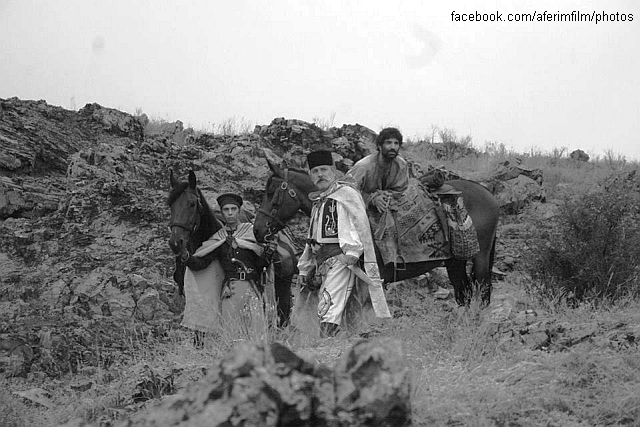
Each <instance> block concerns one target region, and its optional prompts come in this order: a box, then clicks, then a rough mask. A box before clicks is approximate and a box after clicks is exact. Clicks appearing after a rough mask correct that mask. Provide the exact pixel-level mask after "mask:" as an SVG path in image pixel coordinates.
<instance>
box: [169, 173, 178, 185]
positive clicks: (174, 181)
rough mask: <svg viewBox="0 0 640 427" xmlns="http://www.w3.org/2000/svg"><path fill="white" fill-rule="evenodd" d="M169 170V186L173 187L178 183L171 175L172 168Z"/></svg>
mask: <svg viewBox="0 0 640 427" xmlns="http://www.w3.org/2000/svg"><path fill="white" fill-rule="evenodd" d="M169 170H170V171H171V173H170V174H169V182H171V188H174V187H175V186H176V185H178V180H177V179H176V177H175V176H173V169H169Z"/></svg>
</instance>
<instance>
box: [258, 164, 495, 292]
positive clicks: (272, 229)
mask: <svg viewBox="0 0 640 427" xmlns="http://www.w3.org/2000/svg"><path fill="white" fill-rule="evenodd" d="M267 163H268V165H269V168H270V169H271V175H270V176H269V179H268V180H267V185H266V190H265V195H264V200H263V201H262V204H261V206H260V210H259V211H258V214H257V215H256V218H255V222H254V233H255V234H256V238H257V239H258V241H260V239H262V238H264V236H268V235H273V234H274V233H277V232H278V231H279V230H280V229H281V228H282V227H284V225H285V224H286V222H287V221H289V220H290V219H291V218H292V217H293V216H294V214H295V213H296V212H297V211H298V210H301V211H302V212H304V213H305V214H306V215H307V216H310V215H311V208H312V202H311V200H309V193H310V192H312V191H316V190H317V189H316V188H315V185H314V184H313V182H312V181H311V178H310V177H309V175H308V173H307V172H306V171H303V170H300V169H288V168H281V167H279V166H277V165H274V164H273V163H272V162H270V161H269V160H267ZM446 183H447V184H449V185H450V186H452V187H453V188H454V189H455V190H457V191H459V192H461V196H462V197H463V200H464V204H465V207H466V209H467V211H468V213H469V216H470V217H471V220H472V221H473V224H474V226H475V229H476V232H477V235H478V243H479V246H480V252H479V253H478V254H477V255H475V256H474V257H473V259H472V262H473V268H472V272H471V277H469V275H468V274H467V260H462V259H455V258H453V257H451V258H449V259H446V260H444V264H445V267H446V269H447V274H448V276H449V280H450V281H451V285H452V286H453V288H454V295H455V299H456V302H457V303H458V304H459V305H469V304H470V302H471V298H472V296H473V286H472V284H475V285H476V286H477V288H478V289H479V292H480V297H481V301H482V304H483V305H488V304H489V303H490V300H491V289H492V288H491V287H492V285H491V274H492V268H493V261H494V257H495V247H496V233H497V229H498V218H499V215H500V207H499V205H498V201H497V200H496V198H495V197H494V196H493V194H491V192H490V191H489V190H488V189H487V188H486V187H484V186H483V185H481V184H479V183H477V182H474V181H470V180H465V179H454V180H450V181H447V182H446ZM377 252H378V254H379V251H377ZM442 262H443V261H424V262H414V263H406V264H405V265H404V268H402V269H398V268H397V265H396V264H394V263H388V264H386V265H381V264H382V261H381V257H378V263H379V264H380V265H379V267H380V273H381V278H382V279H383V281H384V283H385V284H387V283H389V282H394V281H399V280H404V279H410V278H413V277H417V276H420V275H421V274H424V273H426V272H429V271H431V270H432V269H434V268H436V267H439V266H441V265H442Z"/></svg>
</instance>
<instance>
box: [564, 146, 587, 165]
mask: <svg viewBox="0 0 640 427" xmlns="http://www.w3.org/2000/svg"><path fill="white" fill-rule="evenodd" d="M569 157H570V158H572V159H573V160H577V161H579V162H588V161H589V155H588V154H587V153H585V152H584V151H582V150H580V149H578V150H574V151H572V152H571V154H569Z"/></svg>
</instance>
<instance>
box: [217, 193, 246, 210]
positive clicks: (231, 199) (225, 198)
mask: <svg viewBox="0 0 640 427" xmlns="http://www.w3.org/2000/svg"><path fill="white" fill-rule="evenodd" d="M217 200H218V205H219V206H220V208H222V207H224V205H236V206H237V207H240V206H242V197H240V196H238V195H237V194H234V193H224V194H221V195H220V196H218V199H217Z"/></svg>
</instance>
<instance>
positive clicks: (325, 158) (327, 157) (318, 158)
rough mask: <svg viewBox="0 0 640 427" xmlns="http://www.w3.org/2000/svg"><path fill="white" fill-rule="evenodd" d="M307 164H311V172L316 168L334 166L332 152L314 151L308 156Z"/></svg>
mask: <svg viewBox="0 0 640 427" xmlns="http://www.w3.org/2000/svg"><path fill="white" fill-rule="evenodd" d="M307 163H308V164H309V170H311V169H313V168H315V167H316V166H323V165H327V166H333V157H331V151H327V150H318V151H312V152H311V153H309V154H308V155H307Z"/></svg>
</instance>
